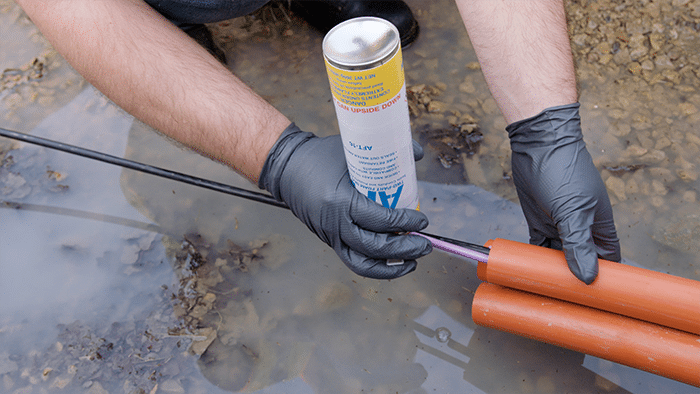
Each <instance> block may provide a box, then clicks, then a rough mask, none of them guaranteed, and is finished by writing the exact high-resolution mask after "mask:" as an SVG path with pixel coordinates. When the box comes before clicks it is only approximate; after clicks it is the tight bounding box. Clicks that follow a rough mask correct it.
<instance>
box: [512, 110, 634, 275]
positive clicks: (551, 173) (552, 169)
mask: <svg viewBox="0 0 700 394" xmlns="http://www.w3.org/2000/svg"><path fill="white" fill-rule="evenodd" d="M506 130H507V131H508V136H509V137H510V146H511V149H512V151H513V155H512V164H513V180H514V182H515V187H516V189H517V191H518V197H519V198H520V204H521V205H522V208H523V212H524V213H525V218H526V219H527V224H528V226H529V228H530V243H531V244H533V245H539V246H546V247H548V248H552V249H559V250H561V249H563V250H564V254H565V255H566V262H567V263H568V265H569V269H570V270H571V272H572V273H573V274H574V275H575V276H576V277H577V278H579V279H580V280H581V281H583V282H585V283H586V284H591V283H592V282H593V281H594V280H595V278H596V277H597V276H598V256H600V257H601V258H603V259H606V260H610V261H615V262H619V261H620V242H619V239H618V237H617V231H616V230H615V224H614V222H613V213H612V207H611V205H610V199H609V198H608V193H607V191H606V189H605V184H603V180H602V179H601V177H600V173H599V172H598V170H597V169H596V168H595V165H594V164H593V160H592V158H591V155H590V154H589V153H588V150H586V144H585V143H584V142H583V133H582V132H581V118H580V116H579V104H578V103H575V104H569V105H562V106H557V107H552V108H548V109H545V110H544V111H542V112H541V113H540V114H538V115H536V116H534V117H532V118H528V119H525V120H521V121H518V122H515V123H513V124H511V125H509V126H508V127H506Z"/></svg>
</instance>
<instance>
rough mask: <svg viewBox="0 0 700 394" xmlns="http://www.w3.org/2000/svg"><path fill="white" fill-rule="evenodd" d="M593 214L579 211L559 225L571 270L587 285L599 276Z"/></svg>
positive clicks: (565, 254)
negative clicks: (593, 233)
mask: <svg viewBox="0 0 700 394" xmlns="http://www.w3.org/2000/svg"><path fill="white" fill-rule="evenodd" d="M588 216H591V213H589V212H586V211H585V210H579V211H576V212H574V213H572V214H571V216H569V217H568V218H567V219H566V220H565V221H563V222H561V223H560V224H559V232H560V237H561V240H562V249H563V250H564V256H566V263H567V264H568V265H569V270H571V272H572V273H573V274H574V276H576V277H577V278H578V279H579V280H580V281H582V282H584V283H585V284H587V285H590V284H591V283H593V281H594V280H595V278H596V277H597V276H598V252H597V248H596V245H595V243H594V241H593V236H592V233H591V226H592V224H589V223H590V222H591V221H592V219H589V218H588Z"/></svg>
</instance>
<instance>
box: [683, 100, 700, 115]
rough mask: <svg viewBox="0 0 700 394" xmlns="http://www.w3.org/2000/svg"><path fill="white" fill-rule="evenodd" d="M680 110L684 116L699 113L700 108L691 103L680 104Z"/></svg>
mask: <svg viewBox="0 0 700 394" xmlns="http://www.w3.org/2000/svg"><path fill="white" fill-rule="evenodd" d="M678 108H679V109H680V110H681V114H683V116H688V115H692V114H694V113H696V112H698V108H697V107H696V106H695V105H693V104H691V103H680V104H678Z"/></svg>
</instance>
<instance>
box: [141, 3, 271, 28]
mask: <svg viewBox="0 0 700 394" xmlns="http://www.w3.org/2000/svg"><path fill="white" fill-rule="evenodd" d="M268 1H269V0H237V1H233V0H146V3H148V4H149V5H150V6H151V7H153V9H155V10H156V11H158V12H159V13H160V14H162V15H163V16H165V17H166V18H168V19H169V20H171V21H172V22H173V23H175V24H177V25H181V24H195V23H196V24H199V23H212V22H219V21H223V20H226V19H231V18H236V17H239V16H243V15H248V14H250V13H251V12H254V11H255V10H257V9H259V8H260V7H262V6H264V5H265V4H266V3H267V2H268Z"/></svg>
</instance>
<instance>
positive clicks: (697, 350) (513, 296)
mask: <svg viewBox="0 0 700 394" xmlns="http://www.w3.org/2000/svg"><path fill="white" fill-rule="evenodd" d="M490 261H491V260H490V259H489V264H490ZM472 318H473V319H474V322H475V323H476V324H478V325H481V326H486V327H491V328H495V329H499V330H502V331H506V332H510V333H513V334H517V335H521V336H524V337H528V338H531V339H535V340H538V341H542V342H545V343H550V344H553V345H557V346H561V347H564V348H567V349H571V350H574V351H578V352H582V353H586V354H590V355H592V356H596V357H600V358H603V359H606V360H610V361H614V362H617V363H619V364H624V365H627V366H630V367H633V368H637V369H641V370H644V371H648V372H651V373H654V374H657V375H661V376H665V377H668V378H670V379H674V380H677V381H680V382H683V383H687V384H690V385H693V386H698V387H700V372H698V366H699V365H700V337H698V336H697V335H694V334H691V333H688V332H685V331H680V330H676V329H673V328H668V327H663V326H660V325H657V324H654V323H649V322H645V321H640V320H636V319H632V318H629V317H625V316H620V315H618V314H615V313H610V312H606V311H601V310H598V309H594V308H590V307H586V306H582V305H577V304H573V303H570V302H566V301H561V300H557V299H553V298H549V297H544V296H541V295H536V294H532V293H528V292H524V291H520V290H514V289H510V288H507V287H502V286H498V285H494V284H490V283H482V284H481V285H479V287H478V289H477V290H476V293H475V296H474V303H473V305H472Z"/></svg>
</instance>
